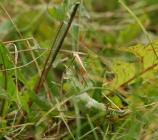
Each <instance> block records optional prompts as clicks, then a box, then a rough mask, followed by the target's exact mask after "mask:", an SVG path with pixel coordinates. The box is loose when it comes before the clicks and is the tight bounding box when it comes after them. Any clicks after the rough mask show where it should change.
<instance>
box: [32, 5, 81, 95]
mask: <svg viewBox="0 0 158 140" xmlns="http://www.w3.org/2000/svg"><path fill="white" fill-rule="evenodd" d="M79 5H80V3H79V2H77V3H76V4H75V6H74V7H73V11H72V13H71V16H70V19H69V20H68V23H67V24H65V22H63V23H62V24H61V27H60V29H59V31H58V33H57V35H56V38H55V40H54V42H53V44H52V46H51V50H50V53H49V55H48V57H47V59H46V61H45V65H44V68H43V71H42V74H41V76H40V78H39V81H38V82H37V85H36V86H35V88H34V91H35V93H36V94H38V93H39V91H40V89H41V87H42V86H43V83H44V81H45V79H46V77H47V75H48V72H49V70H50V68H51V66H52V64H53V62H54V61H55V59H56V56H57V54H58V52H59V50H60V48H61V46H62V44H63V42H64V40H65V37H66V36H67V33H68V31H69V28H70V26H71V24H72V21H73V19H74V17H75V15H76V12H77V9H78V7H79ZM63 29H64V30H63ZM62 30H63V32H61V31H62ZM54 49H55V50H54Z"/></svg>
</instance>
